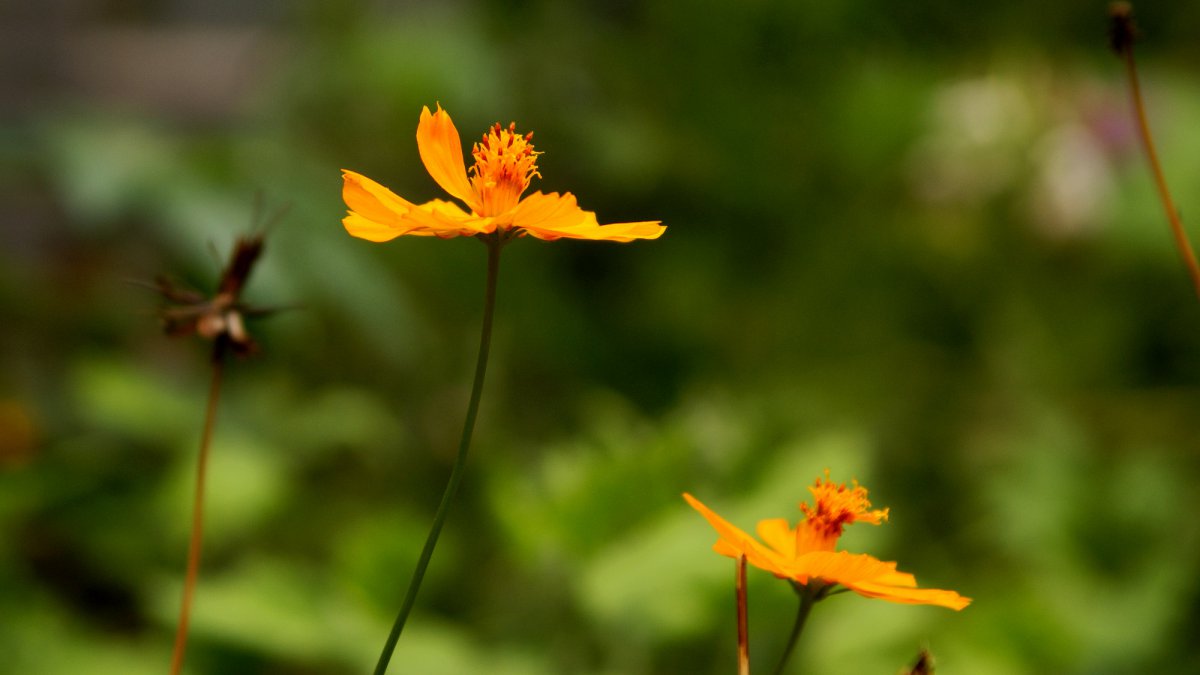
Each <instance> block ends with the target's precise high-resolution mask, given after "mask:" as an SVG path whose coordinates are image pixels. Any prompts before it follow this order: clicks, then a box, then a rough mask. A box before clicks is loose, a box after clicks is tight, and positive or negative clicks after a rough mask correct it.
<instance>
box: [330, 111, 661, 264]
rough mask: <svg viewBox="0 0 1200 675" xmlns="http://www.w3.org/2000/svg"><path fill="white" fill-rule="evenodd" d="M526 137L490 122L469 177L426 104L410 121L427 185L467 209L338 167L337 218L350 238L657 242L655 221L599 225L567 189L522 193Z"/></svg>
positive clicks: (530, 170) (530, 169)
mask: <svg viewBox="0 0 1200 675" xmlns="http://www.w3.org/2000/svg"><path fill="white" fill-rule="evenodd" d="M532 140H533V134H532V133H529V134H525V135H521V134H518V133H517V131H516V125H515V124H510V125H508V127H507V128H505V127H502V126H500V124H499V123H497V124H495V125H494V126H493V127H492V128H491V129H489V130H488V132H487V133H485V134H484V135H483V140H481V141H479V142H478V143H475V145H474V147H473V148H472V150H471V155H472V156H473V157H474V159H475V162H474V164H473V165H472V166H471V169H470V172H469V173H468V171H467V169H466V165H465V164H464V162H463V152H462V142H461V141H460V140H459V136H458V130H457V129H456V128H454V122H452V121H451V120H450V115H449V114H448V113H447V112H446V111H445V110H442V108H441V106H440V105H439V106H438V110H437V112H435V113H430V112H429V107H428V106H426V107H425V108H423V109H422V110H421V119H420V122H419V123H418V124H417V149H418V150H419V151H420V153H421V161H422V162H424V164H425V168H426V169H427V170H428V171H429V175H430V176H432V177H433V180H434V181H436V182H437V184H438V185H440V186H441V187H442V189H443V190H445V191H446V192H447V193H449V194H450V196H452V197H454V198H456V199H458V200H459V201H461V202H462V203H463V204H465V205H466V207H467V208H466V209H465V210H464V209H463V208H462V207H460V206H459V205H458V204H455V203H454V202H449V201H445V200H441V199H434V200H432V201H428V202H425V203H424V204H414V203H412V202H410V201H408V200H406V199H404V198H403V197H400V196H397V195H396V194H395V193H393V192H392V191H391V190H389V189H387V188H386V187H384V186H382V185H380V184H379V183H376V182H375V181H373V180H371V179H370V178H367V177H366V176H363V175H362V174H358V173H355V172H353V171H348V170H345V169H343V171H342V177H343V179H344V184H343V188H342V198H343V199H345V201H346V205H347V206H348V207H350V211H349V213H348V215H347V216H346V217H345V218H344V219H343V220H342V224H343V225H345V227H346V230H347V231H348V232H349V233H350V234H351V235H353V236H355V237H359V238H361V239H367V240H369V241H388V240H389V239H394V238H395V237H399V236H401V235H405V234H413V235H425V236H428V235H433V236H437V237H443V238H448V237H457V236H460V235H461V236H476V235H490V234H492V233H498V234H499V236H500V237H502V238H508V237H512V236H524V235H526V234H528V235H532V236H534V237H537V238H538V239H545V240H554V239H559V238H562V237H567V238H571V239H596V240H606V241H633V240H634V239H656V238H658V237H659V236H660V235H661V234H662V233H663V231H664V230H665V229H666V228H665V227H663V226H662V225H661V224H660V222H659V221H656V220H655V221H644V222H637V223H615V224H612V225H601V224H600V223H599V222H598V221H597V220H596V214H595V213H593V212H591V211H584V210H583V209H581V208H579V205H578V204H577V203H576V202H575V196H574V195H572V194H571V193H569V192H564V193H563V194H561V195H560V194H558V193H557V192H551V193H549V194H544V193H542V192H533V193H532V194H529V195H525V196H524V197H522V195H524V194H525V191H526V190H527V189H528V188H529V183H530V181H531V180H533V178H534V177H539V178H540V177H541V174H540V173H538V168H537V157H538V155H540V154H542V153H540V152H537V151H535V150H534V149H533V143H532Z"/></svg>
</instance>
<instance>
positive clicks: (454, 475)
mask: <svg viewBox="0 0 1200 675" xmlns="http://www.w3.org/2000/svg"><path fill="white" fill-rule="evenodd" d="M482 240H483V242H484V243H485V244H486V245H487V249H488V262H487V285H486V287H485V290H484V303H483V328H482V329H481V330H480V333H479V356H478V357H477V358H476V361H475V381H474V382H473V383H472V385H471V399H470V402H469V403H468V404H467V419H466V422H465V423H464V424H463V432H462V440H461V441H459V444H458V456H457V457H456V458H455V460H454V468H453V469H451V470H450V480H449V482H448V483H446V491H445V492H444V493H443V494H442V502H441V504H439V505H438V509H437V513H436V514H435V515H434V517H433V526H432V527H430V529H429V535H428V537H426V539H425V547H424V548H423V549H422V550H421V557H420V558H418V559H417V567H416V569H415V570H413V575H412V581H410V582H408V591H407V592H406V593H405V596H404V604H403V605H402V606H401V607H400V613H399V614H398V615H396V621H395V623H393V624H392V631H391V633H389V634H388V637H387V642H385V643H384V645H383V652H382V653H381V654H380V655H379V662H378V663H377V664H376V665H375V675H383V673H385V672H387V667H388V663H389V662H390V661H391V660H392V652H393V651H395V649H396V642H397V641H399V639H400V633H402V632H403V631H404V624H405V622H406V621H407V620H408V615H409V613H410V612H411V611H412V608H413V604H414V603H416V600H417V591H418V590H420V588H421V581H422V579H424V578H425V569H426V568H427V567H429V560H430V559H431V558H432V557H433V549H434V547H436V546H437V541H438V536H440V535H441V532H442V525H444V524H445V522H446V515H447V514H448V513H449V511H450V504H451V502H453V501H454V496H455V495H456V494H458V487H459V485H460V484H461V483H462V477H463V470H464V469H465V467H466V464H467V451H468V450H470V448H471V432H472V431H474V429H475V417H476V415H477V414H478V412H479V397H480V394H481V393H482V391H483V375H484V373H485V372H486V371H487V362H488V352H489V351H490V350H491V341H492V316H493V314H494V312H495V309H496V278H497V275H498V272H499V269H500V248H501V247H502V246H503V245H504V240H503V239H501V238H500V237H498V236H496V237H491V238H483V239H482Z"/></svg>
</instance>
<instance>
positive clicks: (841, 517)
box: [796, 472, 888, 551]
mask: <svg viewBox="0 0 1200 675" xmlns="http://www.w3.org/2000/svg"><path fill="white" fill-rule="evenodd" d="M808 489H809V491H810V492H812V495H813V501H814V503H815V504H816V506H813V507H810V506H809V505H808V504H807V503H805V502H801V503H800V510H801V511H803V512H804V522H802V523H800V525H799V526H798V527H797V528H796V538H797V544H798V545H804V546H810V547H812V549H813V550H825V551H832V550H833V549H834V545H835V544H836V543H837V540H838V537H840V536H842V528H844V527H845V526H846V525H850V524H853V523H856V522H863V523H871V524H872V525H878V524H879V523H880V522H882V521H885V520H887V517H888V510H887V509H883V510H875V511H871V510H870V508H871V502H870V501H869V500H868V499H867V489H866V488H864V487H862V486H860V485H859V484H858V481H854V483H853V487H852V488H847V487H846V484H845V483H842V484H837V483H834V482H833V481H831V480H829V474H828V472H826V475H825V479H824V480H821V479H820V478H818V479H817V482H816V483H815V484H814V485H812V486H811V487H809V488H808Z"/></svg>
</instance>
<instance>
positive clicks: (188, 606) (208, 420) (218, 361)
mask: <svg viewBox="0 0 1200 675" xmlns="http://www.w3.org/2000/svg"><path fill="white" fill-rule="evenodd" d="M225 346H226V345H225V341H224V339H223V338H218V339H217V342H216V345H215V346H214V347H213V357H212V382H211V384H210V385H209V388H208V406H207V408H206V410H205V413H204V431H203V432H202V433H201V436H200V456H199V459H198V460H197V462H196V494H195V495H194V496H193V500H192V536H191V540H190V541H189V542H188V562H187V574H186V576H185V577H184V581H183V602H182V603H181V606H180V608H179V627H178V629H176V632H175V651H174V654H173V655H172V656H171V675H179V673H180V672H181V671H182V670H183V655H184V652H185V651H186V650H187V639H188V624H189V623H190V622H191V616H192V596H193V595H194V594H195V591H196V579H197V577H198V576H199V574H200V547H201V544H202V543H203V540H204V484H205V477H206V475H207V473H208V448H209V446H210V445H211V442H212V433H213V427H214V425H215V424H216V419H217V401H218V400H219V399H220V397H221V375H222V373H223V372H224V370H225V369H224V367H223V366H224V363H225V358H224V355H225Z"/></svg>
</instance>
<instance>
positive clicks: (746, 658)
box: [734, 555, 750, 675]
mask: <svg viewBox="0 0 1200 675" xmlns="http://www.w3.org/2000/svg"><path fill="white" fill-rule="evenodd" d="M736 575H737V577H736V579H735V580H734V588H735V589H736V592H737V634H738V675H750V618H749V612H748V610H747V605H748V603H747V600H746V556H745V555H739V556H738V557H737V571H736Z"/></svg>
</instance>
